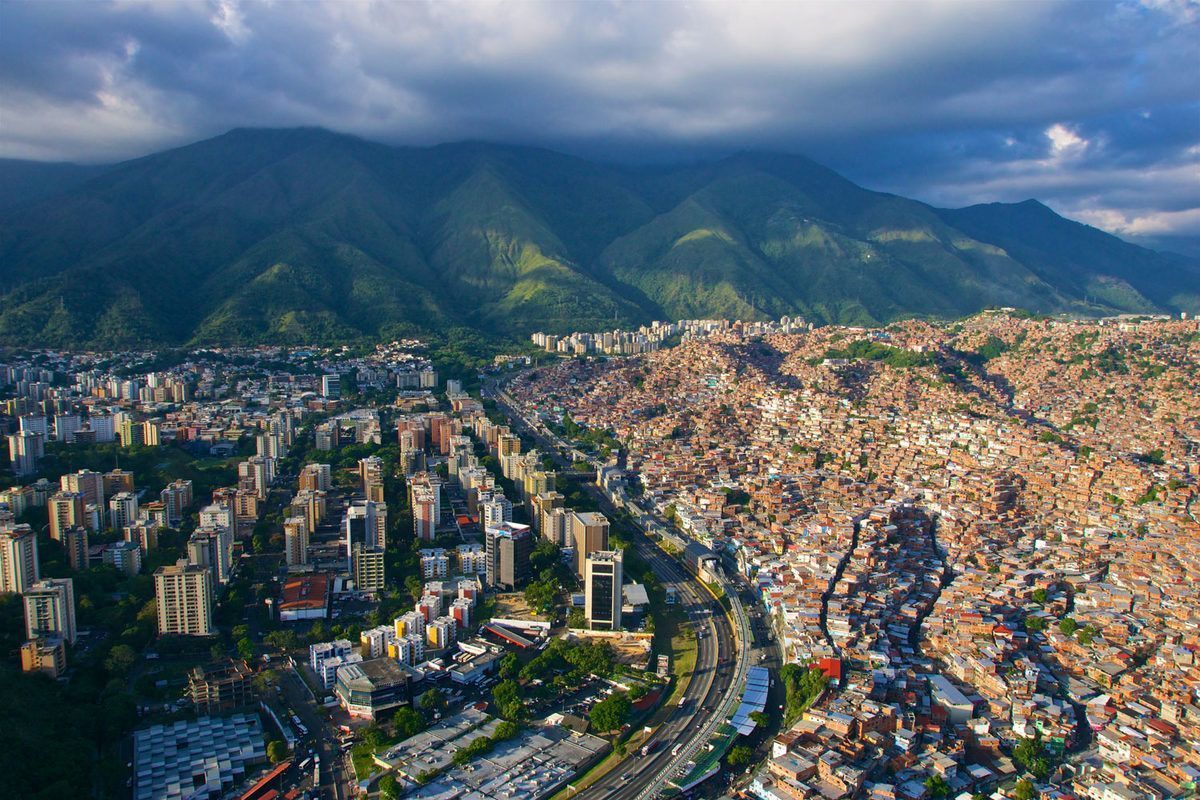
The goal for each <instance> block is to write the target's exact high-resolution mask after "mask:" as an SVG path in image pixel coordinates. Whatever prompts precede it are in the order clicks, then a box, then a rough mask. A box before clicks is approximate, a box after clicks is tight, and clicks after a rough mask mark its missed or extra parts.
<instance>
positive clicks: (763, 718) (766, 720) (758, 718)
mask: <svg viewBox="0 0 1200 800" xmlns="http://www.w3.org/2000/svg"><path fill="white" fill-rule="evenodd" d="M750 719H752V720H754V723H755V724H756V725H758V726H759V727H760V728H765V727H767V725H769V724H770V722H771V718H770V717H768V716H767V715H766V714H764V713H763V712H761V711H751V712H750Z"/></svg>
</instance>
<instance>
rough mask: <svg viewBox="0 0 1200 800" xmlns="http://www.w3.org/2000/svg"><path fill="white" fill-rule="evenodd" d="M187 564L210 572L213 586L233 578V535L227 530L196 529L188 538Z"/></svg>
mask: <svg viewBox="0 0 1200 800" xmlns="http://www.w3.org/2000/svg"><path fill="white" fill-rule="evenodd" d="M187 553H188V563H190V564H194V565H196V566H201V567H205V568H207V569H208V570H210V571H211V572H212V576H213V586H217V585H218V584H219V585H224V584H226V583H229V580H230V578H232V577H233V574H232V573H233V559H232V553H233V534H232V533H231V532H230V531H229V529H228V528H197V529H196V530H195V531H194V532H193V533H192V535H191V537H189V538H188V543H187Z"/></svg>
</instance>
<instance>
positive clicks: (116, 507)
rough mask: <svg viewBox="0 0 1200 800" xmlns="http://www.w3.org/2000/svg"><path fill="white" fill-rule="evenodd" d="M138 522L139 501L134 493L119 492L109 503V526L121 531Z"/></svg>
mask: <svg viewBox="0 0 1200 800" xmlns="http://www.w3.org/2000/svg"><path fill="white" fill-rule="evenodd" d="M137 520H138V499H137V495H136V494H134V493H133V492H118V493H117V494H114V495H113V496H112V498H111V499H109V501H108V524H109V526H110V527H113V528H116V529H117V530H121V529H123V528H125V527H126V526H127V525H133V524H134V523H136V522H137Z"/></svg>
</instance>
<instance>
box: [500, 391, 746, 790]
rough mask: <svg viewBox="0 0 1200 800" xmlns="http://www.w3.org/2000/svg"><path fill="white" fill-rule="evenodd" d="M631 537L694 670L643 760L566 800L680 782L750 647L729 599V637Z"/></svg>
mask: <svg viewBox="0 0 1200 800" xmlns="http://www.w3.org/2000/svg"><path fill="white" fill-rule="evenodd" d="M489 388H490V391H489ZM489 394H490V396H491V397H492V399H494V400H495V401H496V403H497V405H498V406H499V407H500V408H501V410H503V411H504V412H505V415H506V416H507V417H508V418H509V421H510V422H511V423H512V426H513V427H514V428H515V429H516V430H518V431H519V432H521V433H524V434H526V435H527V436H529V437H531V438H532V439H533V440H534V441H535V442H536V443H537V444H538V446H539V447H541V448H543V449H544V450H545V451H546V452H547V453H548V454H549V455H550V456H551V457H552V458H553V459H555V461H556V462H558V463H560V464H562V465H563V466H564V467H567V468H569V467H570V464H568V463H566V462H567V459H566V458H565V457H564V456H563V455H562V453H563V452H564V451H566V452H572V449H571V448H570V446H569V445H567V444H566V443H565V442H562V441H561V440H559V441H553V440H552V439H551V436H552V434H550V435H547V434H548V432H546V431H544V430H540V429H538V428H535V427H534V426H533V425H531V424H530V423H529V421H528V420H526V419H525V417H524V416H523V415H522V414H521V413H520V412H519V411H518V409H517V408H515V404H513V403H511V402H510V400H511V398H509V397H507V396H506V394H505V393H504V392H503V390H502V389H499V387H498V386H496V385H495V384H492V386H490V387H489V386H488V384H487V383H486V382H485V385H484V395H485V396H488V395H489ZM553 438H554V439H557V437H553ZM588 486H589V491H591V492H592V494H593V496H594V497H595V498H596V500H597V503H598V504H599V506H600V510H601V511H602V512H604V513H605V514H607V515H608V516H610V517H616V515H617V509H616V508H615V507H614V506H613V504H612V502H611V500H610V499H609V498H608V496H607V495H605V494H604V493H603V492H601V491H600V490H599V489H598V488H596V487H595V486H594V485H593V484H589V485H588ZM635 526H636V521H635ZM636 530H637V534H636V535H635V536H634V537H633V542H632V545H633V546H634V547H635V548H636V549H637V552H638V555H639V556H641V557H642V559H643V560H644V561H645V562H646V563H647V564H648V565H649V566H650V569H651V570H652V571H653V572H654V574H655V576H656V577H657V578H658V580H659V582H660V583H661V584H662V585H663V586H664V587H673V588H674V589H675V591H676V595H677V597H678V600H679V604H680V605H681V606H682V607H683V608H684V609H685V610H686V611H687V613H688V617H689V620H690V622H691V624H692V625H693V626H694V628H695V631H696V635H697V642H696V644H697V652H696V666H695V669H694V670H693V673H692V677H691V681H690V683H689V684H688V687H687V689H686V691H685V693H684V695H683V698H682V699H681V700H680V703H679V705H678V706H677V707H676V708H675V709H674V711H673V712H672V713H671V715H670V716H669V717H668V718H667V720H666V721H665V722H663V724H662V725H660V726H659V728H658V729H657V730H655V731H654V733H653V734H652V735H651V737H650V738H649V739H648V740H647V741H646V742H645V743H648V744H650V745H651V750H650V752H649V753H647V754H646V755H645V756H643V755H641V753H640V750H632V751H630V753H629V754H628V755H627V756H626V757H625V758H624V759H622V761H621V762H620V763H619V764H618V765H617V766H616V767H614V768H613V769H612V770H611V771H610V772H608V773H607V774H605V775H604V776H603V777H602V778H600V779H599V780H598V781H596V783H594V784H592V785H591V786H589V787H587V788H586V789H583V790H581V791H579V792H577V793H576V794H575V795H573V798H580V800H650V798H653V797H655V796H656V795H657V794H658V793H659V792H661V791H662V790H663V789H664V788H665V787H666V784H667V782H668V781H670V780H671V779H673V778H677V777H679V776H680V775H682V774H685V773H686V772H687V769H689V767H688V766H687V765H688V764H689V763H690V761H691V759H693V758H694V757H695V756H696V755H697V754H698V753H699V751H700V749H701V748H702V747H703V746H704V745H705V743H706V742H707V741H708V739H709V738H710V736H711V735H712V733H713V732H714V731H715V730H716V728H717V727H718V726H719V725H720V723H722V722H724V721H725V720H726V719H727V718H728V717H730V716H731V715H732V713H733V710H734V705H735V704H736V702H737V701H738V699H739V697H740V694H741V692H740V689H741V687H742V686H743V685H744V684H745V678H746V670H747V669H748V666H749V652H748V650H747V648H746V647H744V646H743V647H741V648H739V647H738V643H739V642H740V643H746V642H750V641H752V640H751V639H750V638H749V625H748V622H747V620H746V618H745V614H744V612H743V611H742V608H741V603H740V601H739V599H738V597H737V591H736V590H731V591H728V592H727V593H726V594H727V596H729V597H730V599H731V602H732V606H733V609H734V613H733V614H732V615H731V616H733V617H734V618H735V619H736V621H737V624H738V630H737V632H736V634H735V631H734V629H733V625H732V624H731V620H730V616H727V615H726V614H725V611H724V609H723V608H722V607H721V605H720V604H719V603H718V602H717V601H716V600H715V599H714V598H713V596H712V595H711V594H710V593H709V592H708V590H707V589H706V588H705V587H704V586H702V585H701V584H700V583H699V581H697V579H696V578H695V577H694V576H692V575H691V573H689V572H688V571H687V570H686V569H685V568H684V567H683V565H682V564H681V563H680V562H679V561H678V560H676V559H674V558H672V557H671V556H669V555H667V553H665V552H664V551H663V550H661V549H660V548H658V547H657V546H656V545H655V544H654V543H653V542H651V541H650V539H649V538H648V537H646V535H645V533H644V531H642V530H641V529H640V528H636Z"/></svg>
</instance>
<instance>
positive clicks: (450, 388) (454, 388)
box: [446, 378, 462, 394]
mask: <svg viewBox="0 0 1200 800" xmlns="http://www.w3.org/2000/svg"><path fill="white" fill-rule="evenodd" d="M446 394H462V381H460V380H458V379H457V378H447V379H446Z"/></svg>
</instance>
